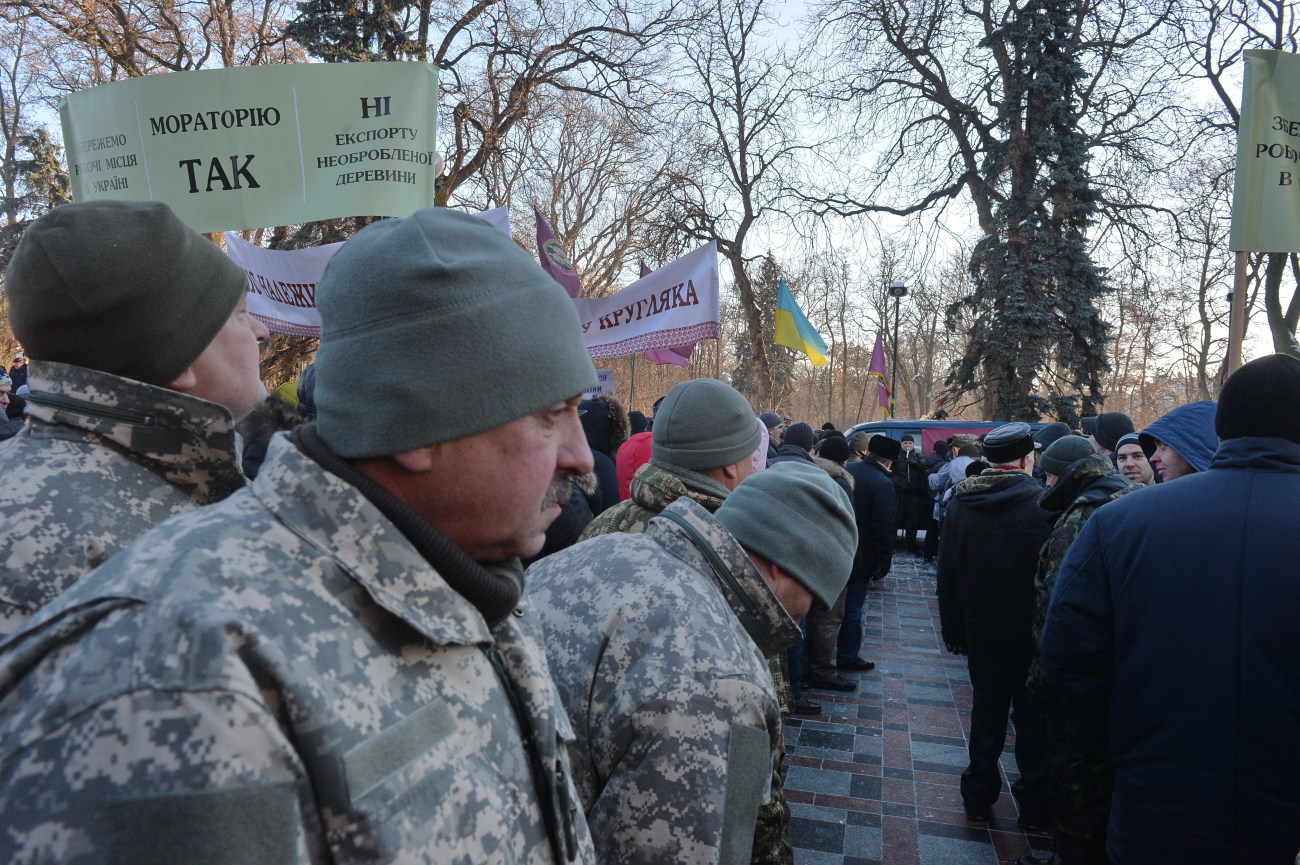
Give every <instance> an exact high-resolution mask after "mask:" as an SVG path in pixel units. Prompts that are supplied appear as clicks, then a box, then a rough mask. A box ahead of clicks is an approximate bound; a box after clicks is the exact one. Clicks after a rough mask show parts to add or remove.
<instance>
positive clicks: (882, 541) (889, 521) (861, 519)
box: [835, 435, 902, 690]
mask: <svg viewBox="0 0 1300 865" xmlns="http://www.w3.org/2000/svg"><path fill="white" fill-rule="evenodd" d="M901 450H902V448H901V447H900V446H899V444H898V442H897V441H895V440H894V439H891V438H890V437H889V436H883V435H874V436H872V437H871V439H870V440H869V441H868V442H867V455H866V456H864V457H863V458H862V460H861V462H856V463H849V464H848V466H847V468H848V471H849V474H851V475H853V513H854V516H855V517H856V518H857V522H858V551H857V555H855V556H854V557H853V576H852V577H850V578H849V585H848V588H847V589H846V590H845V595H844V621H843V622H841V623H840V636H839V641H838V645H837V647H836V659H835V664H836V666H837V667H838V668H839V669H840V670H848V671H849V672H865V671H867V670H872V669H875V666H876V665H875V664H874V663H872V662H871V661H866V660H863V659H862V657H861V656H860V655H859V654H858V653H859V652H861V651H862V607H863V605H865V604H866V602H867V588H868V587H869V586H870V585H871V583H872V581H873V580H882V579H884V578H885V575H886V574H888V573H889V568H890V565H891V562H892V561H893V557H894V520H895V517H896V514H897V506H898V505H897V494H896V493H895V491H894V482H893V481H892V480H890V478H889V470H890V466H892V465H893V463H894V460H895V459H897V458H898V454H899V451H901ZM841 678H842V677H841ZM850 684H852V683H850ZM854 687H856V686H854ZM848 690H852V689H851V688H850V689H848Z"/></svg>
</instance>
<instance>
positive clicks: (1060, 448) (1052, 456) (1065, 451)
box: [1038, 435, 1097, 475]
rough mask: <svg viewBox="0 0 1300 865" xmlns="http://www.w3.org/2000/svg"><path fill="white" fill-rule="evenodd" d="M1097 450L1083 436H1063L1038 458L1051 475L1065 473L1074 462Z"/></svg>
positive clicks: (1040, 464) (1042, 467)
mask: <svg viewBox="0 0 1300 865" xmlns="http://www.w3.org/2000/svg"><path fill="white" fill-rule="evenodd" d="M1096 452H1097V449H1096V448H1095V447H1093V446H1092V442H1090V441H1088V440H1087V439H1086V438H1084V437H1083V436H1076V435H1068V436H1061V437H1060V438H1059V439H1057V440H1056V441H1054V442H1052V443H1051V444H1050V445H1048V446H1047V450H1045V451H1043V453H1042V456H1040V457H1039V459H1038V467H1039V468H1041V469H1042V470H1043V471H1044V472H1046V473H1047V474H1049V475H1063V474H1065V470H1066V469H1068V468H1069V467H1070V466H1071V465H1072V464H1074V463H1076V462H1078V461H1079V460H1081V459H1083V458H1084V457H1089V456H1092V455H1093V454H1095V453H1096Z"/></svg>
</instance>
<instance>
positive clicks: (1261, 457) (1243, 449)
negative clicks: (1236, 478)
mask: <svg viewBox="0 0 1300 865" xmlns="http://www.w3.org/2000/svg"><path fill="white" fill-rule="evenodd" d="M1210 468H1211V469H1216V470H1217V469H1259V470H1263V471H1270V472H1288V473H1292V474H1294V473H1298V472H1300V442H1293V441H1291V440H1290V439H1282V438H1273V437H1269V436H1242V437H1240V438H1235V439H1228V440H1226V441H1224V442H1223V443H1221V444H1220V445H1219V450H1218V451H1217V452H1216V453H1215V454H1214V460H1213V461H1212V462H1211V463H1210Z"/></svg>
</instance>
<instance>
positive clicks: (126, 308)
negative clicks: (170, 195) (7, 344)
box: [5, 201, 247, 387]
mask: <svg viewBox="0 0 1300 865" xmlns="http://www.w3.org/2000/svg"><path fill="white" fill-rule="evenodd" d="M246 285H247V279H246V277H245V276H244V271H243V270H241V269H240V267H239V265H237V264H235V263H234V262H233V261H231V260H230V259H229V258H227V257H226V255H225V253H223V252H222V251H221V250H220V249H218V248H217V246H216V245H215V244H213V243H212V242H211V241H209V240H208V239H207V238H205V237H203V236H202V235H200V234H198V233H197V232H195V231H194V230H193V229H191V228H190V227H189V226H188V225H186V224H185V223H184V222H182V221H181V220H180V217H178V216H177V215H176V214H175V213H173V212H172V209H171V208H170V207H168V206H167V205H165V204H163V203H162V202H161V201H84V202H76V203H73V204H64V205H62V206H60V207H56V208H54V209H53V210H50V211H47V212H46V213H45V214H44V215H43V216H41V218H40V219H38V220H36V221H35V222H33V223H32V224H31V225H30V226H28V227H27V230H26V231H24V232H23V238H22V240H21V241H20V242H19V244H18V248H17V249H15V250H14V254H13V258H12V259H11V260H10V262H9V269H8V271H7V272H6V273H5V293H6V294H7V295H8V296H9V324H10V326H11V327H12V328H13V331H14V336H16V337H17V338H18V339H19V341H21V342H22V344H23V348H24V349H26V351H27V352H28V353H30V354H31V356H32V357H33V358H35V359H36V360H38V361H42V360H53V361H58V362H59V363H70V364H75V365H76V366H84V367H86V368H87V369H95V370H99V371H101V372H107V373H111V374H113V375H120V376H122V377H124V378H130V379H135V380H136V381H142V382H145V383H146V384H152V385H158V386H161V387H166V386H167V385H169V384H171V383H172V382H173V381H175V380H176V378H177V376H179V375H180V374H181V373H183V372H184V371H185V370H186V368H188V367H189V365H190V364H192V363H193V362H194V361H195V360H196V359H197V358H198V356H199V355H200V354H202V353H203V350H204V349H205V348H207V347H208V344H209V343H210V342H212V340H213V339H214V338H215V337H216V335H217V333H218V331H220V330H221V328H222V327H223V326H224V325H225V323H226V320H227V319H228V318H230V313H231V312H233V311H234V309H235V304H237V303H238V302H239V299H240V298H241V297H243V296H244V292H245V290H246V288H245V286H246Z"/></svg>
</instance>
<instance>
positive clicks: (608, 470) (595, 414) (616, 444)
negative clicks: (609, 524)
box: [580, 395, 628, 515]
mask: <svg viewBox="0 0 1300 865" xmlns="http://www.w3.org/2000/svg"><path fill="white" fill-rule="evenodd" d="M581 408H582V409H583V410H584V412H585V413H584V414H583V415H582V417H581V419H580V420H581V422H582V431H583V432H584V433H585V434H586V436H587V447H589V448H591V456H592V460H593V461H594V463H595V466H596V467H595V472H596V479H597V490H598V493H597V495H596V496H595V497H594V498H595V500H594V501H592V500H591V499H590V498H589V501H590V503H591V505H592V508H591V512H592V513H593V514H596V515H599V514H600V513H601V512H602V511H604V510H606V509H607V508H611V507H613V506H614V505H616V504H618V502H619V498H620V497H619V491H618V467H617V466H616V465H615V463H614V457H615V455H616V454H617V453H618V450H619V448H621V447H622V446H623V443H624V442H626V441H627V437H628V421H627V412H625V411H623V405H622V403H620V402H619V401H618V400H616V399H615V398H614V397H612V396H606V395H601V396H598V397H596V398H594V399H588V400H583V401H582V405H581Z"/></svg>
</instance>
